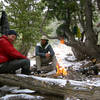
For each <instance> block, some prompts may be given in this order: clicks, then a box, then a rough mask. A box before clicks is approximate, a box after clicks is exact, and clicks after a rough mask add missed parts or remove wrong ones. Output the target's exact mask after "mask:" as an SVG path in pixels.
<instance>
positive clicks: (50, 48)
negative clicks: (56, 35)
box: [48, 45, 55, 56]
mask: <svg viewBox="0 0 100 100" xmlns="http://www.w3.org/2000/svg"><path fill="white" fill-rule="evenodd" d="M48 48H49V51H50V56H53V55H54V54H55V53H54V50H53V48H52V46H51V45H49V47H48Z"/></svg>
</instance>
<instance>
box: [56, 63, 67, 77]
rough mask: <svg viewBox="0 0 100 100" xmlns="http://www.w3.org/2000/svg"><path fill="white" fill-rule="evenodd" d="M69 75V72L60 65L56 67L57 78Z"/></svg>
mask: <svg viewBox="0 0 100 100" xmlns="http://www.w3.org/2000/svg"><path fill="white" fill-rule="evenodd" d="M67 74H68V73H67V70H66V69H65V68H64V67H62V66H60V65H59V63H57V65H56V75H57V76H66V75H67Z"/></svg>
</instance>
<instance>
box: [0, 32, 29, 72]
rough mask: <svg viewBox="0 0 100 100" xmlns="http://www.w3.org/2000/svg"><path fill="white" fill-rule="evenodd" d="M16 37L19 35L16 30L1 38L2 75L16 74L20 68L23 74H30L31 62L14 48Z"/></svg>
mask: <svg viewBox="0 0 100 100" xmlns="http://www.w3.org/2000/svg"><path fill="white" fill-rule="evenodd" d="M16 37H17V33H16V31H14V30H10V31H9V32H8V33H7V34H6V35H3V36H2V37H0V74H3V73H10V74H15V73H16V70H18V69H20V68H21V69H22V70H21V73H22V74H30V60H29V59H27V58H26V57H25V56H24V55H22V54H21V53H20V52H18V51H17V50H16V49H15V48H14V46H13V42H14V41H15V39H16Z"/></svg>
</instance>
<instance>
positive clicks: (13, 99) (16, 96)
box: [0, 94, 44, 100]
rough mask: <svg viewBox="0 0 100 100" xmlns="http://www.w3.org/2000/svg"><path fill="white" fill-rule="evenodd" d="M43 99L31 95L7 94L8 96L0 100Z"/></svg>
mask: <svg viewBox="0 0 100 100" xmlns="http://www.w3.org/2000/svg"><path fill="white" fill-rule="evenodd" d="M43 98H44V97H42V96H32V95H28V94H9V95H6V96H4V97H1V98H0V100H17V99H18V100H19V99H20V100H21V99H22V100H23V99H26V100H41V99H43Z"/></svg>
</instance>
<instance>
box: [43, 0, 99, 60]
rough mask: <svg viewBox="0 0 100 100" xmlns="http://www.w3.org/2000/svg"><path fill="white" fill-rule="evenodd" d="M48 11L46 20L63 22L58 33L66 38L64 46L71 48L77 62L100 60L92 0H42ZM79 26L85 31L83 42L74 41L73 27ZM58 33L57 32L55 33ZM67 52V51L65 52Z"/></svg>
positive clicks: (94, 8) (95, 15)
mask: <svg viewBox="0 0 100 100" xmlns="http://www.w3.org/2000/svg"><path fill="white" fill-rule="evenodd" d="M42 2H43V3H44V4H45V6H46V7H47V8H48V9H49V12H48V17H47V18H49V19H50V18H51V19H52V18H57V20H59V21H63V24H62V25H61V26H60V27H58V29H59V32H60V33H61V34H62V32H63V34H64V35H65V37H66V38H67V40H68V41H67V43H66V45H68V46H71V47H72V50H73V52H74V55H75V56H76V58H77V59H78V60H82V59H85V58H87V57H95V58H98V59H100V47H98V46H97V34H96V33H95V32H94V29H93V27H94V23H95V21H96V18H97V13H96V12H97V11H96V7H97V6H95V5H94V3H95V1H92V0H42ZM75 25H79V27H81V28H82V30H83V31H85V37H86V39H85V41H84V42H83V41H79V40H76V39H75V36H74V35H73V31H72V29H73V27H74V26H75ZM57 32H58V31H57ZM66 52H67V51H66Z"/></svg>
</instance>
